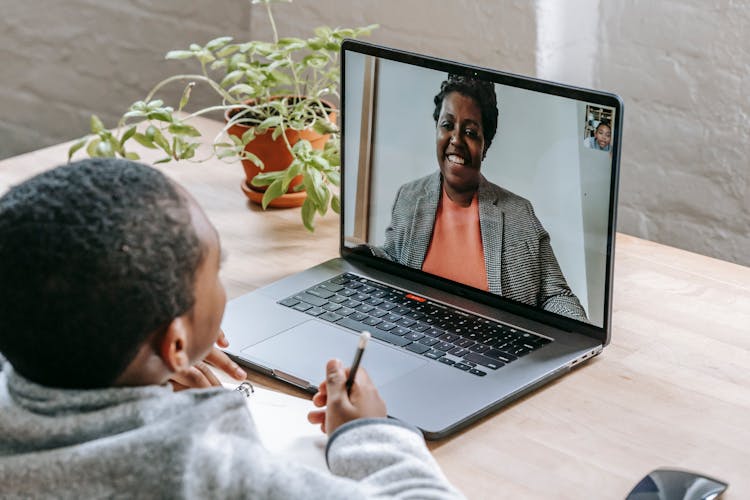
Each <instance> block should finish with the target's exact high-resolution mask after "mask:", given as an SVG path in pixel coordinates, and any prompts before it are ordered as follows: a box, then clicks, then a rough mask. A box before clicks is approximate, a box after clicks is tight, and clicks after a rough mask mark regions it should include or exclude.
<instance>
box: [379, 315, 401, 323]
mask: <svg viewBox="0 0 750 500" xmlns="http://www.w3.org/2000/svg"><path fill="white" fill-rule="evenodd" d="M400 319H401V316H399V315H398V314H389V315H388V316H386V317H385V318H383V321H390V322H391V323H395V322H396V321H398V320H400Z"/></svg>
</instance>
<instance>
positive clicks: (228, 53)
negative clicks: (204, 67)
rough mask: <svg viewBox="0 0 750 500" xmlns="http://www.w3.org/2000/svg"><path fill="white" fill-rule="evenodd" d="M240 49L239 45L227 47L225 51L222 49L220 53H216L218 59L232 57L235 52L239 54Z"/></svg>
mask: <svg viewBox="0 0 750 500" xmlns="http://www.w3.org/2000/svg"><path fill="white" fill-rule="evenodd" d="M239 49H240V47H239V45H227V46H226V47H224V48H223V49H221V50H220V51H218V52H217V53H216V55H217V56H218V57H227V56H231V55H232V54H234V53H235V52H237V51H238V50H239Z"/></svg>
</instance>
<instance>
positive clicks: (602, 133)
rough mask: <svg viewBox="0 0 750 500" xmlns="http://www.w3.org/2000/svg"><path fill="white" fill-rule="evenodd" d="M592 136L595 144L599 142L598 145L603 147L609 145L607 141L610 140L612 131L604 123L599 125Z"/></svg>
mask: <svg viewBox="0 0 750 500" xmlns="http://www.w3.org/2000/svg"><path fill="white" fill-rule="evenodd" d="M594 138H595V139H596V142H597V144H599V147H600V148H602V149H605V148H606V147H607V146H609V141H610V140H612V131H611V130H610V128H609V127H608V126H606V125H599V127H598V128H597V129H596V133H595V134H594Z"/></svg>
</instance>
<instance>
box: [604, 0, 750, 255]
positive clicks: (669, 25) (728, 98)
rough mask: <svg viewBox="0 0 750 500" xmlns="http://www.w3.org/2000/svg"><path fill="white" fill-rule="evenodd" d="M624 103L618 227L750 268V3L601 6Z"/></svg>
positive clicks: (608, 66)
mask: <svg viewBox="0 0 750 500" xmlns="http://www.w3.org/2000/svg"><path fill="white" fill-rule="evenodd" d="M599 8H600V13H601V22H600V30H601V31H600V35H599V40H600V50H599V55H598V61H599V62H598V64H597V70H596V73H597V80H596V84H597V85H598V86H599V87H601V88H603V89H608V90H612V91H615V92H617V93H618V94H620V95H621V96H622V97H623V99H624V100H625V125H624V127H623V132H624V134H625V138H624V139H623V144H624V149H623V155H622V160H623V161H622V175H621V183H620V211H619V224H618V229H619V230H621V231H623V232H626V233H629V234H634V235H637V236H641V237H643V238H647V239H650V240H654V241H659V242H662V243H667V244H670V245H674V246H678V247H681V248H685V249H688V250H692V251H695V252H699V253H702V254H706V255H712V256H715V257H718V258H721V259H726V260H731V261H734V262H737V263H740V264H744V265H750V161H749V160H748V157H750V119H749V117H750V99H748V95H750V38H749V37H748V33H747V28H748V26H750V3H748V2H746V1H732V0H714V1H710V2H707V1H704V0H661V1H658V2H650V1H638V0H630V1H620V2H606V1H603V2H601V4H600V6H599Z"/></svg>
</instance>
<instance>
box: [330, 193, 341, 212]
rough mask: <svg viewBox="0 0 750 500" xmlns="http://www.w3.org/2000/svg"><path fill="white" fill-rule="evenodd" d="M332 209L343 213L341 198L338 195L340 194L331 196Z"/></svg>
mask: <svg viewBox="0 0 750 500" xmlns="http://www.w3.org/2000/svg"><path fill="white" fill-rule="evenodd" d="M331 209H332V210H333V211H334V212H336V213H337V214H340V213H341V199H340V198H339V197H338V195H335V194H334V195H333V197H332V198H331Z"/></svg>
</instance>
